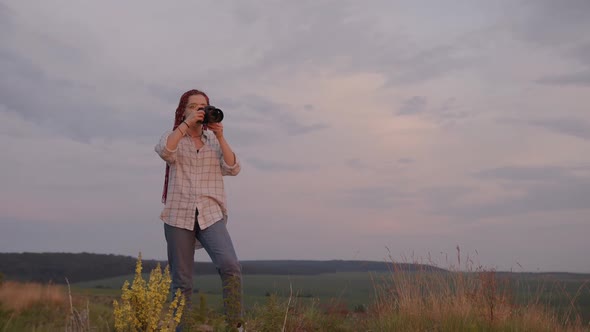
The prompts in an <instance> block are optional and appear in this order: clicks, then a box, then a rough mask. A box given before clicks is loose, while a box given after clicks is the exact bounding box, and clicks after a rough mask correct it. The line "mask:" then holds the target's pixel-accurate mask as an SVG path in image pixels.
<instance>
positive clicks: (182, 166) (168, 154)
mask: <svg viewBox="0 0 590 332" xmlns="http://www.w3.org/2000/svg"><path fill="white" fill-rule="evenodd" d="M171 133H172V130H168V131H166V132H165V133H164V134H163V135H162V137H161V138H160V141H159V142H158V144H156V147H155V151H156V153H157V154H158V155H159V156H160V157H161V158H162V159H163V160H164V161H166V162H167V163H168V164H169V165H170V174H169V179H168V195H167V199H166V204H165V205H164V209H163V210H162V213H161V214H160V219H161V220H162V221H164V222H165V223H167V224H169V225H171V226H175V227H180V228H184V229H188V230H191V231H192V230H194V225H195V210H196V209H198V210H199V215H198V217H197V222H198V223H199V227H200V228H201V229H205V228H207V227H209V226H211V225H213V224H214V223H216V222H218V221H220V220H222V219H224V220H223V221H224V222H227V199H226V195H225V190H224V185H223V176H224V175H234V176H235V175H237V174H238V173H239V172H240V169H241V164H240V161H239V160H238V158H237V156H235V164H234V165H233V166H229V165H228V164H227V163H226V162H225V160H224V159H223V153H222V151H221V147H220V146H219V141H218V140H217V137H215V134H214V133H213V132H211V131H208V130H205V131H203V135H202V136H201V141H202V142H203V143H204V145H203V147H202V148H201V149H199V150H197V147H196V146H195V145H194V144H193V142H192V138H191V137H189V136H185V137H183V138H181V139H180V142H179V143H178V146H177V147H176V149H175V150H174V151H171V150H169V149H168V148H167V147H166V141H167V139H168V136H169V135H170V134H171ZM196 247H197V248H202V245H201V244H200V243H199V241H198V240H197V244H196Z"/></svg>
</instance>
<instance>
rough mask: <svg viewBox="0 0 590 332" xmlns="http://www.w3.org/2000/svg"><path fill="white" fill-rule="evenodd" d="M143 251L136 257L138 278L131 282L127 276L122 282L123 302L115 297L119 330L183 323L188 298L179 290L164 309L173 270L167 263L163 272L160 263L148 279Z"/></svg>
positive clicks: (153, 328)
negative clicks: (144, 276) (143, 273)
mask: <svg viewBox="0 0 590 332" xmlns="http://www.w3.org/2000/svg"><path fill="white" fill-rule="evenodd" d="M141 270H142V266H141V253H140V254H139V257H138V259H137V264H136V268H135V279H134V280H133V283H132V284H131V286H130V285H129V282H128V281H127V280H126V281H125V282H124V284H123V288H122V291H123V292H122V294H121V302H120V303H119V301H117V300H115V301H113V307H114V317H115V330H116V331H162V332H164V331H174V329H175V328H176V326H178V324H180V320H181V318H182V313H183V310H184V306H185V298H184V296H182V294H181V292H180V290H177V292H176V294H175V296H174V299H173V300H172V301H171V303H170V304H169V305H168V310H167V312H165V304H166V302H167V299H168V295H169V292H170V284H171V282H172V281H171V278H170V271H169V267H168V266H166V268H165V269H164V273H162V270H161V268H160V265H159V264H158V265H157V266H156V268H155V269H154V270H152V271H151V273H150V276H149V281H148V282H146V281H145V280H143V278H142V275H141Z"/></svg>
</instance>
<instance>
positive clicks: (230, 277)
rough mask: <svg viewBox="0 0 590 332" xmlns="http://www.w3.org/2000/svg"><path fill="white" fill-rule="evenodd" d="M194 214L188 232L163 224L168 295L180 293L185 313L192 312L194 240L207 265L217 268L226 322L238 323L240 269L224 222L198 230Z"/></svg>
mask: <svg viewBox="0 0 590 332" xmlns="http://www.w3.org/2000/svg"><path fill="white" fill-rule="evenodd" d="M197 216H198V211H196V212H195V229H194V231H189V230H187V229H182V228H178V227H174V226H170V225H168V224H166V223H165V224H164V234H165V236H166V243H167V247H168V264H169V265H170V274H171V277H172V291H173V294H175V293H176V290H177V289H180V290H181V291H182V294H183V295H184V296H185V298H186V311H185V313H188V312H189V311H190V310H191V309H192V302H191V296H192V292H193V267H194V257H195V239H198V240H199V242H200V243H201V244H202V245H203V248H204V249H205V250H206V251H207V254H208V255H209V257H211V261H212V262H213V264H214V265H215V267H216V268H217V272H218V273H219V276H220V277H221V282H222V286H223V290H222V292H223V305H224V312H225V314H226V317H227V320H228V322H230V323H232V324H233V323H235V322H238V321H239V320H241V319H242V315H243V311H242V310H243V309H242V308H243V299H242V297H243V294H242V269H241V265H240V263H239V261H238V258H237V255H236V252H235V250H234V247H233V244H232V240H231V237H230V235H229V233H228V231H227V228H226V223H225V220H223V219H222V220H220V221H218V222H216V223H215V224H213V225H211V226H209V227H207V228H206V229H204V230H201V229H200V227H199V224H198V222H197V221H196V220H197Z"/></svg>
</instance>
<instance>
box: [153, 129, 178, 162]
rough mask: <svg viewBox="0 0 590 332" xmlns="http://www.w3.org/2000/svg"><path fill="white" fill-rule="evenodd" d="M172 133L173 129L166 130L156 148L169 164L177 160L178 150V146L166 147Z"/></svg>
mask: <svg viewBox="0 0 590 332" xmlns="http://www.w3.org/2000/svg"><path fill="white" fill-rule="evenodd" d="M170 134H172V130H169V131H167V132H165V133H164V134H163V135H162V137H161V138H160V141H159V142H158V144H156V147H155V148H154V150H155V151H156V153H157V154H158V155H159V156H160V158H162V159H164V160H165V161H166V162H167V163H168V164H172V163H174V162H175V161H176V152H177V151H178V147H176V149H174V150H170V149H168V148H167V147H166V142H167V141H168V136H170Z"/></svg>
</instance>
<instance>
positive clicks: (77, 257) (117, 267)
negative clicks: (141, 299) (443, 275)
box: [0, 253, 442, 284]
mask: <svg viewBox="0 0 590 332" xmlns="http://www.w3.org/2000/svg"><path fill="white" fill-rule="evenodd" d="M136 262H137V258H136V257H132V256H122V255H113V254H93V253H0V273H2V274H4V277H5V279H10V280H21V281H35V282H53V283H59V284H63V283H65V282H66V278H68V281H69V282H70V283H76V282H83V281H91V280H97V279H104V278H111V277H117V276H122V275H129V274H133V273H135V264H136ZM158 263H160V265H161V266H162V267H165V266H166V264H167V262H166V261H157V260H146V259H144V260H143V264H142V265H143V271H144V272H149V271H151V270H152V269H153V268H155V267H156V265H157V264H158ZM241 264H242V270H243V273H244V274H275V275H313V274H320V273H331V272H368V271H371V272H387V271H391V270H392V269H393V266H392V264H391V263H387V262H377V261H347V260H329V261H311V260H267V261H241ZM395 269H398V270H404V271H414V270H418V269H422V270H442V269H439V268H436V267H432V266H428V265H418V264H396V266H395ZM216 273H217V270H216V269H215V266H214V265H213V264H212V263H205V262H197V263H195V274H201V275H204V274H216Z"/></svg>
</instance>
